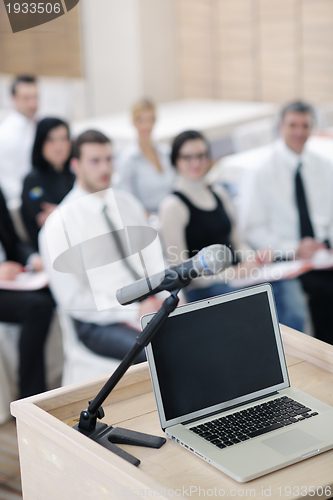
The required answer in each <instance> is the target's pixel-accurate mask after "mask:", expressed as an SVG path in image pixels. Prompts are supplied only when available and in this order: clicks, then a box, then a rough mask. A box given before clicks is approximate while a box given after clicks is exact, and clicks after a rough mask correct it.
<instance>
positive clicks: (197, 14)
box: [178, 0, 211, 29]
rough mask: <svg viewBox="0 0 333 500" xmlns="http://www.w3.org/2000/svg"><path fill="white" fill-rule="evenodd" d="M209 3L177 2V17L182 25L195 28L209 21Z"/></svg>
mask: <svg viewBox="0 0 333 500" xmlns="http://www.w3.org/2000/svg"><path fill="white" fill-rule="evenodd" d="M210 14H211V1H210V0H178V16H179V20H180V22H181V24H180V29H182V26H183V25H186V24H187V25H191V26H193V27H196V26H197V25H199V26H200V25H201V26H202V24H203V23H205V22H206V21H207V20H209V19H210Z"/></svg>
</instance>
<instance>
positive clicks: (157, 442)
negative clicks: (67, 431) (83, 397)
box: [73, 290, 179, 466]
mask: <svg viewBox="0 0 333 500" xmlns="http://www.w3.org/2000/svg"><path fill="white" fill-rule="evenodd" d="M178 293H179V290H176V291H173V292H171V295H170V296H169V297H168V298H167V299H166V300H165V301H164V302H163V304H162V307H161V309H160V310H159V311H158V312H157V313H156V314H155V316H154V317H153V319H152V320H151V321H150V322H149V323H148V325H147V326H146V328H145V329H144V330H143V331H142V332H141V333H140V334H139V336H138V337H137V339H136V343H135V344H134V346H133V347H132V348H131V349H130V350H129V351H128V353H127V354H126V356H125V358H124V359H123V360H122V362H121V363H120V365H119V366H118V367H117V369H116V370H115V371H114V373H113V374H112V375H111V377H110V378H109V380H108V381H107V382H106V384H105V385H104V386H103V387H102V389H101V390H100V392H99V393H98V394H97V396H96V397H95V398H94V399H93V400H92V401H90V402H89V406H88V408H87V409H86V410H83V411H82V412H81V415H80V421H79V423H77V424H75V425H74V426H73V428H74V429H76V430H78V431H79V432H81V433H82V434H84V435H85V436H88V437H89V438H90V439H92V440H93V441H96V442H97V443H100V444H101V445H102V446H104V447H105V448H108V449H109V450H110V451H112V452H113V453H115V454H116V455H118V456H120V457H122V458H124V459H125V460H127V461H128V462H130V463H132V464H133V465H136V466H137V465H139V464H140V460H138V459H137V458H135V457H134V456H133V455H130V454H129V453H127V452H126V451H124V450H122V449H121V448H119V447H118V446H116V444H131V445H135V446H145V447H149V448H160V447H161V446H162V445H163V444H164V443H165V442H166V439H165V438H161V437H159V436H152V435H149V434H143V433H141V432H135V431H130V430H128V429H122V428H120V427H112V426H108V425H107V424H103V423H102V422H97V419H102V418H103V417H104V410H103V408H102V406H101V405H102V404H103V403H104V401H105V399H106V398H107V397H108V395H109V394H110V393H111V391H112V389H113V388H114V387H115V386H116V385H117V383H118V382H119V380H120V379H121V378H122V377H123V375H124V374H125V373H126V371H127V370H128V368H129V367H130V366H131V365H132V363H133V362H134V361H135V360H136V358H137V357H138V356H139V354H140V353H141V351H142V350H143V349H144V348H145V347H146V346H147V345H148V344H149V342H151V340H152V338H153V337H154V335H155V334H156V333H157V332H158V330H159V329H160V327H161V326H162V325H163V323H164V322H165V321H166V320H167V318H168V316H169V315H170V314H171V313H172V312H173V311H174V310H175V309H176V307H177V305H178V302H179V297H178Z"/></svg>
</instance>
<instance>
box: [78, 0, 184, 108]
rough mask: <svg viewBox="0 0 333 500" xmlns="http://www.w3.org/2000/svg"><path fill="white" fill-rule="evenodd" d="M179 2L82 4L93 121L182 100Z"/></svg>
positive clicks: (86, 0) (95, 0)
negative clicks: (151, 102)
mask: <svg viewBox="0 0 333 500" xmlns="http://www.w3.org/2000/svg"><path fill="white" fill-rule="evenodd" d="M175 1H176V0H81V2H80V4H79V5H80V9H81V20H82V30H81V33H82V50H83V67H84V75H85V78H86V82H87V91H88V92H87V110H88V114H89V116H99V115H106V114H110V113H113V112H117V111H123V110H126V109H128V108H129V107H130V106H131V104H132V103H133V101H135V100H136V99H138V98H140V97H142V96H151V97H152V98H154V99H155V100H156V101H157V102H161V101H168V100H173V99H176V98H177V97H178V81H177V74H178V66H177V41H176V26H175V18H176V14H175V8H176V7H175V5H176V4H175Z"/></svg>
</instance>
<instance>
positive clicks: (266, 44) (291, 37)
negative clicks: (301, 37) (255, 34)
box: [259, 21, 298, 53]
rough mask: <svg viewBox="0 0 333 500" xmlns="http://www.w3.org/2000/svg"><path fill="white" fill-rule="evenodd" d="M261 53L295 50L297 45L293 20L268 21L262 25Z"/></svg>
mask: <svg viewBox="0 0 333 500" xmlns="http://www.w3.org/2000/svg"><path fill="white" fill-rule="evenodd" d="M259 33H260V40H261V47H260V49H261V53H265V52H271V51H274V52H275V51H278V52H283V51H289V50H290V51H293V50H295V47H296V45H297V41H298V40H297V39H296V31H295V23H294V22H293V21H286V22H279V23H267V24H264V25H262V26H261V27H260V31H259Z"/></svg>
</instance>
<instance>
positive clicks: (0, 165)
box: [0, 111, 36, 203]
mask: <svg viewBox="0 0 333 500" xmlns="http://www.w3.org/2000/svg"><path fill="white" fill-rule="evenodd" d="M35 134H36V124H35V122H34V121H33V120H30V119H29V118H27V117H26V116H24V115H22V114H21V113H18V112H17V111H12V112H11V113H10V114H9V115H8V116H7V117H6V118H5V119H4V120H3V121H2V122H1V124H0V186H1V189H2V191H3V194H4V196H5V199H6V202H7V203H8V201H11V200H18V199H21V192H22V187H23V180H24V178H25V177H26V175H27V174H28V173H29V172H30V170H31V152H32V146H33V143H34V139H35Z"/></svg>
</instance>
